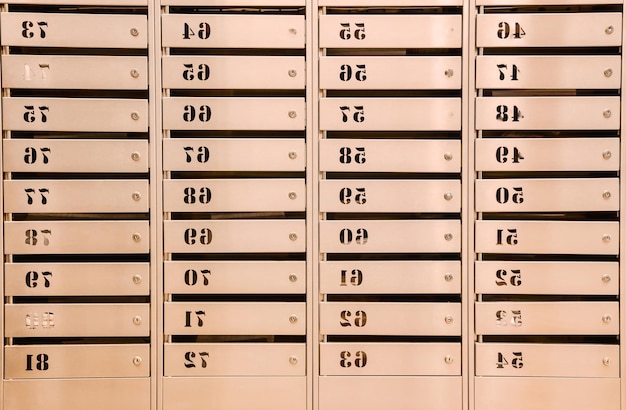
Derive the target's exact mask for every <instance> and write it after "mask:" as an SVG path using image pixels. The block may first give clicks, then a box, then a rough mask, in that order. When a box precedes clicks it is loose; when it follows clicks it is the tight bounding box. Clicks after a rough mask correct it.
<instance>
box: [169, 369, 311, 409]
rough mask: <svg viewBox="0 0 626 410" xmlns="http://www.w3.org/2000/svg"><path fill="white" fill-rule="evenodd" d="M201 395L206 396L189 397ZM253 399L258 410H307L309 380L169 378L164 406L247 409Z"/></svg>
mask: <svg viewBox="0 0 626 410" xmlns="http://www.w3.org/2000/svg"><path fill="white" fill-rule="evenodd" d="M189 392H201V393H202V394H191V395H190V394H189ZM251 398H253V400H254V406H255V408H256V409H258V410H306V408H307V378H306V377H304V376H287V377H278V376H277V377H252V376H249V377H166V378H164V379H163V407H164V408H166V409H168V410H198V409H202V408H208V409H213V408H220V407H221V408H224V409H233V410H235V409H236V410H245V409H249V408H250V400H251Z"/></svg>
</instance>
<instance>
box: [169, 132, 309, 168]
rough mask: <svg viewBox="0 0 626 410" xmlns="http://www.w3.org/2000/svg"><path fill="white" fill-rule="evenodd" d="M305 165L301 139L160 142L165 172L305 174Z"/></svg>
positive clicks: (202, 139) (303, 147)
mask: <svg viewBox="0 0 626 410" xmlns="http://www.w3.org/2000/svg"><path fill="white" fill-rule="evenodd" d="M207 152H208V155H207V154H206V153H207ZM260 153H262V155H260ZM305 162H306V152H305V146H304V140H301V139H278V138H263V139H260V138H258V139H250V138H237V139H229V138H224V139H205V138H201V139H200V138H199V139H164V140H163V169H164V170H165V171H304V169H305Z"/></svg>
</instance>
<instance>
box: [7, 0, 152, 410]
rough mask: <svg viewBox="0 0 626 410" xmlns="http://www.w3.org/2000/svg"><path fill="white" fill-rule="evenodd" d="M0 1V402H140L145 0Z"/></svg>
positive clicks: (145, 317) (145, 302)
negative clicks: (0, 396)
mask: <svg viewBox="0 0 626 410" xmlns="http://www.w3.org/2000/svg"><path fill="white" fill-rule="evenodd" d="M3 3H4V4H3V5H2V13H1V14H0V25H1V39H2V40H1V41H2V47H3V48H2V93H3V98H2V106H3V112H2V124H3V127H2V128H3V140H2V143H3V146H2V148H3V172H4V178H3V188H4V196H3V197H4V202H3V206H4V255H5V256H4V285H5V286H4V297H5V304H4V337H5V338H4V355H5V356H4V359H5V360H4V362H3V380H4V383H3V384H4V401H3V403H2V405H0V407H2V408H3V409H6V410H31V409H32V410H34V409H47V410H57V409H58V410H60V409H67V408H68V406H69V407H72V408H89V409H101V410H105V409H106V410H110V409H127V410H137V409H142V410H147V409H149V408H150V406H151V403H152V401H151V380H150V369H151V365H150V363H151V353H150V316H151V314H150V246H149V243H150V236H151V235H150V230H149V219H150V213H149V209H150V208H149V196H150V195H149V189H148V186H149V183H148V182H149V168H148V158H149V146H150V133H149V123H148V117H149V116H148V41H149V40H148V38H149V32H148V15H149V13H148V9H149V4H148V2H147V1H146V0H134V1H121V0H120V1H105V2H104V3H105V4H106V5H102V3H103V2H102V1H97V0H74V1H68V2H60V1H57V0H41V1H37V2H35V1H4V2H3ZM17 3H19V4H17ZM25 3H26V4H25ZM60 3H64V4H65V5H64V6H60V5H59V4H60ZM67 3H72V4H69V5H68V4H67ZM94 6H97V7H94Z"/></svg>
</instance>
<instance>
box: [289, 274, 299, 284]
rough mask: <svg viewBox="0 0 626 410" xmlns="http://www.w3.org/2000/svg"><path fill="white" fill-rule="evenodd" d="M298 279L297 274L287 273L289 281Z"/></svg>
mask: <svg viewBox="0 0 626 410" xmlns="http://www.w3.org/2000/svg"><path fill="white" fill-rule="evenodd" d="M297 281H298V276H297V275H296V274H295V273H292V274H291V275H289V282H297Z"/></svg>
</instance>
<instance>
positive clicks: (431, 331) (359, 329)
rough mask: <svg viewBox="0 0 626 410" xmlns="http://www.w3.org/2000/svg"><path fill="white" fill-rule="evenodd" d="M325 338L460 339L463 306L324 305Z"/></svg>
mask: <svg viewBox="0 0 626 410" xmlns="http://www.w3.org/2000/svg"><path fill="white" fill-rule="evenodd" d="M320 333H321V334H323V335H397V336H401V335H404V336H408V335H412V336H460V335H461V304H460V303H428V302H422V303H392V302H322V303H320Z"/></svg>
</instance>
